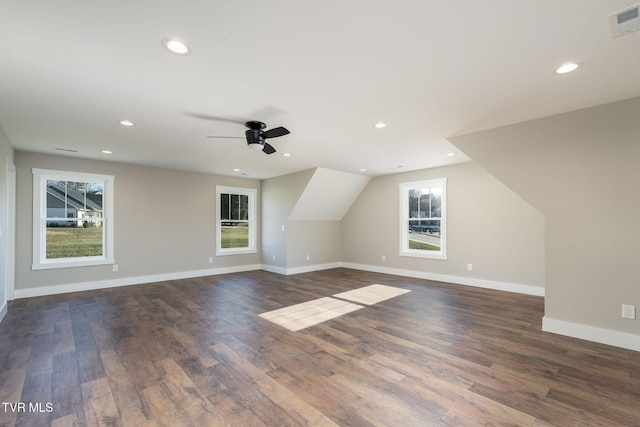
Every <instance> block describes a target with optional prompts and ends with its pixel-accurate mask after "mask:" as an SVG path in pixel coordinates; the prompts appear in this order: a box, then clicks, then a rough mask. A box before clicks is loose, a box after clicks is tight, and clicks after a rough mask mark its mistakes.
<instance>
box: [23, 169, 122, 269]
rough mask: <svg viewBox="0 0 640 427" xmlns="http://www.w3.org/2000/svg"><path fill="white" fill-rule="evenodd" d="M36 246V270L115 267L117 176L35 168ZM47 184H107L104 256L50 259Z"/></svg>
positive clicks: (34, 245) (103, 239) (33, 264)
mask: <svg viewBox="0 0 640 427" xmlns="http://www.w3.org/2000/svg"><path fill="white" fill-rule="evenodd" d="M31 172H32V174H33V195H32V197H33V226H32V227H33V244H32V252H33V253H32V264H31V269H32V270H43V269H50V268H67V267H84V266H92V265H103V264H114V263H115V259H114V214H113V213H114V207H113V205H114V199H115V197H114V186H115V184H114V182H115V177H114V176H113V175H102V174H93V173H85V172H73V171H57V170H49V169H38V168H33V169H32V170H31ZM47 180H60V181H78V182H100V183H102V184H103V191H104V193H103V211H102V222H103V224H102V230H103V231H102V244H103V254H102V255H101V256H87V257H75V258H57V259H47V255H46V221H47V212H46V209H47Z"/></svg>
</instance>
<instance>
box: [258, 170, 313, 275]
mask: <svg viewBox="0 0 640 427" xmlns="http://www.w3.org/2000/svg"><path fill="white" fill-rule="evenodd" d="M314 171H315V170H314V169H308V170H304V171H301V172H296V173H292V174H288V175H283V176H278V177H275V178H270V179H265V180H263V181H262V184H261V188H262V191H261V193H262V263H263V264H264V265H266V266H271V267H276V268H277V269H286V268H287V253H288V247H287V236H288V235H289V226H288V218H289V214H290V213H291V211H292V210H293V208H294V206H295V204H296V202H297V201H298V199H299V198H300V195H301V194H302V192H303V191H304V189H305V187H306V186H307V184H308V183H309V180H310V179H311V177H312V176H313V173H314ZM274 258H275V259H274Z"/></svg>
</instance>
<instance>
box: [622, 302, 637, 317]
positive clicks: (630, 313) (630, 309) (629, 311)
mask: <svg viewBox="0 0 640 427" xmlns="http://www.w3.org/2000/svg"><path fill="white" fill-rule="evenodd" d="M622 318H623V319H629V320H636V306H635V305H626V304H622Z"/></svg>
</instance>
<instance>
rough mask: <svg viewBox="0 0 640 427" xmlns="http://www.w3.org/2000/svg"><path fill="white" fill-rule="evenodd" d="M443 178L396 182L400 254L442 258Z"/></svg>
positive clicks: (444, 244) (444, 194)
mask: <svg viewBox="0 0 640 427" xmlns="http://www.w3.org/2000/svg"><path fill="white" fill-rule="evenodd" d="M446 183H447V180H446V178H440V179H431V180H425V181H416V182H406V183H401V184H400V255H401V256H414V257H424V258H436V259H446V258H447V252H446Z"/></svg>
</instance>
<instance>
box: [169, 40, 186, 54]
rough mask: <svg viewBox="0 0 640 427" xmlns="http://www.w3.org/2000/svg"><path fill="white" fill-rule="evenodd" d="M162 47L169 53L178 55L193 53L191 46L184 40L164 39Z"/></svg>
mask: <svg viewBox="0 0 640 427" xmlns="http://www.w3.org/2000/svg"><path fill="white" fill-rule="evenodd" d="M162 46H163V47H164V48H165V49H167V50H168V51H169V52H171V53H175V54H176V55H189V54H190V53H191V48H190V47H189V45H188V44H186V43H185V42H183V41H182V40H177V39H164V40H162Z"/></svg>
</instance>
